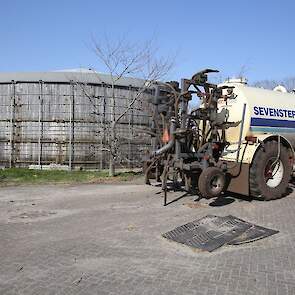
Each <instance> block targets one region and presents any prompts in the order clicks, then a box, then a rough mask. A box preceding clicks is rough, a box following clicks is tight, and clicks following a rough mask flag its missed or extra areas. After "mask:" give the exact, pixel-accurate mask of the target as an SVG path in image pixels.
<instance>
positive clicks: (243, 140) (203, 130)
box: [144, 69, 295, 204]
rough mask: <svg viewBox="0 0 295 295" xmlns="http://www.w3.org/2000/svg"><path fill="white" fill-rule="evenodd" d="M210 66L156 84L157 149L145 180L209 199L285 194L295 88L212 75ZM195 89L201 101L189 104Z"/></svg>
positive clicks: (294, 130)
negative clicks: (210, 79) (278, 88)
mask: <svg viewBox="0 0 295 295" xmlns="http://www.w3.org/2000/svg"><path fill="white" fill-rule="evenodd" d="M211 72H217V71H216V70H211V69H207V70H204V71H201V72H199V73H197V74H195V75H194V76H193V77H192V78H191V79H182V81H181V86H180V87H179V83H177V82H168V83H164V84H158V85H156V86H155V94H154V97H153V99H152V100H151V103H152V105H153V109H154V112H153V124H152V130H151V134H152V150H151V151H150V152H149V153H148V155H147V156H146V159H145V160H146V161H145V163H144V171H145V179H146V183H147V184H148V183H150V179H151V178H156V179H157V180H158V181H161V182H162V189H163V190H164V193H165V204H166V193H167V190H168V187H169V186H170V185H171V186H172V187H173V188H174V189H176V188H177V189H178V188H182V189H183V190H185V191H187V192H191V193H197V194H199V195H201V196H202V197H205V198H211V197H218V196H221V195H223V194H224V192H226V191H231V192H235V193H239V194H243V195H248V196H253V197H257V198H261V199H264V200H271V199H277V198H280V197H282V196H284V195H285V194H287V190H288V184H289V181H290V178H291V175H292V173H293V162H294V147H295V95H294V94H293V93H283V92H279V91H273V90H266V89H260V88H255V87H250V86H248V85H247V84H246V83H245V82H244V81H242V80H229V81H227V82H225V83H223V84H219V85H216V84H212V83H209V82H208V79H207V78H208V77H207V76H208V73H211ZM194 95H196V96H198V97H199V98H200V100H201V104H200V106H199V107H198V108H196V109H192V110H190V109H189V102H190V100H191V99H192V98H193V96H194Z"/></svg>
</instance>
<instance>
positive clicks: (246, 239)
mask: <svg viewBox="0 0 295 295" xmlns="http://www.w3.org/2000/svg"><path fill="white" fill-rule="evenodd" d="M278 232H279V231H278V230H273V229H270V228H266V227H263V226H259V225H256V224H253V225H252V227H250V228H249V229H247V230H246V231H245V232H244V233H243V234H241V235H240V236H239V237H237V238H235V239H233V240H231V241H230V242H229V243H228V244H229V245H240V244H244V243H250V242H254V241H257V240H260V239H264V238H266V237H269V236H272V235H274V234H277V233H278Z"/></svg>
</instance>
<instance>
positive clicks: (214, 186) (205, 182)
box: [198, 167, 226, 199]
mask: <svg viewBox="0 0 295 295" xmlns="http://www.w3.org/2000/svg"><path fill="white" fill-rule="evenodd" d="M225 185H226V179H225V175H224V173H223V172H222V171H221V170H220V169H219V168H216V167H208V168H206V169H204V170H203V171H202V173H201V175H200V177H199V180H198V187H199V191H200V193H201V195H202V197H204V198H206V199H210V198H214V197H218V196H220V194H221V193H222V192H223V191H224V190H225Z"/></svg>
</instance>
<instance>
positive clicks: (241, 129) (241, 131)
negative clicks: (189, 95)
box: [236, 103, 246, 163]
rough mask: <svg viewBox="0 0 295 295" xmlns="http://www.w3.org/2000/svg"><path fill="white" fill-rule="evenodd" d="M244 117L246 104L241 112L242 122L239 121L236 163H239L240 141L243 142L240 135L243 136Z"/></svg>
mask: <svg viewBox="0 0 295 295" xmlns="http://www.w3.org/2000/svg"><path fill="white" fill-rule="evenodd" d="M245 115H246V104H245V103H244V105H243V112H242V121H241V127H240V136H239V144H238V151H237V158H236V163H238V162H239V158H240V149H241V145H242V140H243V139H242V135H243V131H244V122H245Z"/></svg>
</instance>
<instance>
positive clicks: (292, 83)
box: [253, 77, 295, 91]
mask: <svg viewBox="0 0 295 295" xmlns="http://www.w3.org/2000/svg"><path fill="white" fill-rule="evenodd" d="M278 85H283V86H284V87H286V89H287V90H288V91H292V90H293V89H295V77H289V78H285V79H282V80H261V81H256V82H254V83H253V86H255V87H260V88H265V89H274V88H275V87H276V86H278Z"/></svg>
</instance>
